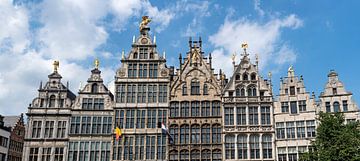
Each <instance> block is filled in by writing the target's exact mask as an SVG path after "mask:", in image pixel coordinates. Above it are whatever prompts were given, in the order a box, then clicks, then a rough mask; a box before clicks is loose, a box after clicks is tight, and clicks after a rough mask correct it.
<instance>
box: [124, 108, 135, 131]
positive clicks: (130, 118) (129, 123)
mask: <svg viewBox="0 0 360 161" xmlns="http://www.w3.org/2000/svg"><path fill="white" fill-rule="evenodd" d="M125 116H126V124H125V128H127V129H129V128H134V122H135V121H134V119H135V110H126V115H125Z"/></svg>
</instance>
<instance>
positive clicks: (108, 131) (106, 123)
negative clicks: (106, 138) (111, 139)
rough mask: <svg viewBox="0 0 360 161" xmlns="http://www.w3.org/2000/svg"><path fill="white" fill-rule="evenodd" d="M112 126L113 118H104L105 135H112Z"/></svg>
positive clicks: (103, 131) (103, 130)
mask: <svg viewBox="0 0 360 161" xmlns="http://www.w3.org/2000/svg"><path fill="white" fill-rule="evenodd" d="M111 126H112V117H104V118H103V129H102V133H103V134H111V132H112V131H111V129H112V128H111Z"/></svg>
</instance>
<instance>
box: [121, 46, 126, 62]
mask: <svg viewBox="0 0 360 161" xmlns="http://www.w3.org/2000/svg"><path fill="white" fill-rule="evenodd" d="M121 59H122V60H124V59H125V51H124V49H123V50H122V52H121Z"/></svg>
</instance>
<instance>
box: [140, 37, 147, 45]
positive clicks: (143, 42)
mask: <svg viewBox="0 0 360 161" xmlns="http://www.w3.org/2000/svg"><path fill="white" fill-rule="evenodd" d="M148 43H149V40H148V39H147V38H142V39H141V44H148Z"/></svg>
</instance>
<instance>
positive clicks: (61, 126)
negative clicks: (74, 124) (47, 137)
mask: <svg viewBox="0 0 360 161" xmlns="http://www.w3.org/2000/svg"><path fill="white" fill-rule="evenodd" d="M65 130H66V121H58V126H57V132H56V137H57V138H64V137H65Z"/></svg>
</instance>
